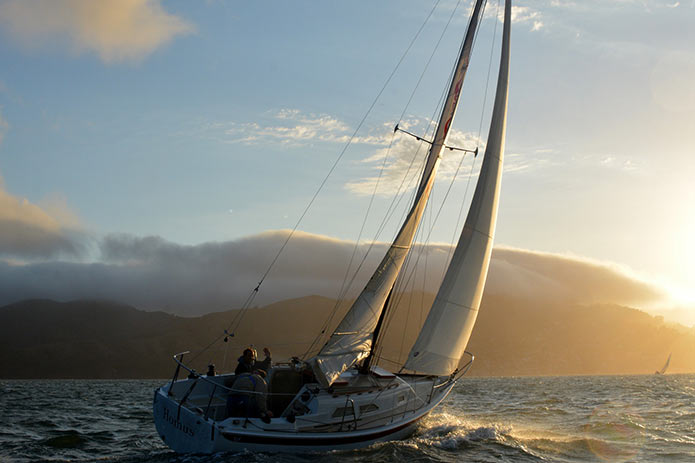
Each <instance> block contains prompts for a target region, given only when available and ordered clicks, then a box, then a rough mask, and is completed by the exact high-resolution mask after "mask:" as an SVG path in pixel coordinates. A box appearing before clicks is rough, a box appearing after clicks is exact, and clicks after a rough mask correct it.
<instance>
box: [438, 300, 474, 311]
mask: <svg viewBox="0 0 695 463" xmlns="http://www.w3.org/2000/svg"><path fill="white" fill-rule="evenodd" d="M435 301H444V302H445V303H447V304H453V305H456V306H459V307H461V308H462V309H466V310H472V311H474V312H477V311H478V308H477V307H471V306H469V305H464V304H459V303H458V302H456V301H450V300H448V299H442V298H440V297H436V298H435Z"/></svg>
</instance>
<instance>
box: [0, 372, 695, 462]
mask: <svg viewBox="0 0 695 463" xmlns="http://www.w3.org/2000/svg"><path fill="white" fill-rule="evenodd" d="M158 385H159V382H157V381H3V382H0V413H1V415H0V444H1V445H0V461H2V462H5V461H7V462H17V463H19V462H22V463H23V462H36V461H51V462H67V461H73V462H75V461H76V462H86V461H116V462H132V463H145V462H148V463H150V462H152V463H157V462H182V463H183V462H193V463H197V462H201V463H202V462H210V461H212V462H259V463H265V462H276V461H283V462H291V463H295V462H296V463H304V462H311V463H313V462H329V461H330V462H334V461H337V462H353V461H354V462H358V461H359V462H361V461H370V462H393V461H403V462H406V461H407V462H410V461H413V462H415V461H417V462H422V461H438V462H457V461H474V462H526V461H528V462H535V461H554V462H555V461H557V462H579V461H617V462H620V461H625V462H627V461H643V462H652V461H673V462H681V461H682V462H692V461H695V425H694V424H693V423H694V420H695V375H674V376H665V377H649V376H631V377H570V378H491V379H484V378H469V379H465V380H464V381H462V382H461V384H459V385H458V386H457V387H456V388H455V389H454V391H453V392H452V394H451V395H450V397H449V399H447V401H446V403H445V404H444V405H443V406H442V407H440V408H439V409H437V410H436V411H435V412H434V413H433V414H431V415H430V416H428V417H427V418H426V419H424V420H423V421H422V423H421V424H420V426H419V428H418V429H417V431H416V432H415V433H414V435H413V436H411V437H410V438H409V439H406V440H404V441H398V442H387V443H381V444H377V445H373V446H372V447H369V448H366V449H361V450H355V451H336V452H329V453H325V452H323V453H310V454H303V455H291V454H263V453H250V452H244V453H241V454H219V455H213V456H205V457H202V456H179V455H176V454H174V453H173V452H171V451H170V450H169V449H168V448H166V447H165V446H164V444H163V443H162V442H161V441H160V439H159V437H158V436H157V434H156V432H155V429H154V425H153V423H152V416H151V399H152V392H153V390H154V389H155V387H157V386H158Z"/></svg>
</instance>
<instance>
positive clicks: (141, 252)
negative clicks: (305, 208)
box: [0, 231, 666, 315]
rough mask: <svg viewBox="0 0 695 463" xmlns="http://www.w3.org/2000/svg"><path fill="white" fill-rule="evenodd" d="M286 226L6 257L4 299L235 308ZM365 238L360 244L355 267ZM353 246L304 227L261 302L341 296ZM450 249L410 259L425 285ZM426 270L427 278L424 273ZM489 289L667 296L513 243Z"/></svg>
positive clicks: (432, 282) (537, 294)
mask: <svg viewBox="0 0 695 463" xmlns="http://www.w3.org/2000/svg"><path fill="white" fill-rule="evenodd" d="M287 233H288V232H287V231H275V232H267V233H262V234H259V235H254V236H250V237H246V238H242V239H238V240H235V241H229V242H224V243H205V244H200V245H196V246H183V245H178V244H175V243H171V242H168V241H165V240H163V239H162V238H158V237H146V238H139V237H134V236H130V235H110V236H108V237H107V238H105V239H104V240H103V241H102V242H101V245H100V249H101V253H102V255H101V262H100V263H92V264H81V263H64V262H51V263H40V264H38V263H37V264H28V265H15V264H10V263H0V304H7V303H10V302H14V301H17V300H21V299H26V298H51V299H57V300H70V299H78V298H99V299H110V300H117V301H121V302H125V303H128V304H132V305H135V306H136V307H138V308H141V309H146V310H165V311H168V312H173V313H179V314H185V315H194V314H203V313H208V312H213V311H221V310H226V309H231V308H238V307H239V306H241V305H242V304H243V301H244V300H245V299H246V297H247V296H248V295H249V294H251V292H252V291H253V288H255V287H256V285H257V284H258V283H259V281H261V278H262V276H263V274H264V272H265V271H266V269H267V267H268V265H269V264H270V262H271V261H272V260H273V259H274V257H275V254H276V252H277V250H278V249H279V248H280V247H281V246H282V243H283V242H284V240H285V238H286V236H287ZM367 248H368V246H367V245H360V246H359V247H358V249H357V252H356V255H355V256H356V257H355V259H354V263H353V265H352V270H354V269H355V268H356V266H357V264H358V263H359V262H361V261H362V258H363V256H364V255H365V253H366V251H367ZM384 249H385V245H384V244H380V245H377V246H376V247H375V248H373V252H372V253H370V255H369V257H368V258H367V259H366V260H365V261H364V264H363V265H362V269H361V271H360V272H359V273H358V276H357V279H356V280H355V281H356V283H355V284H354V285H353V287H352V289H351V290H350V292H349V294H348V296H354V294H355V293H356V292H357V291H359V289H361V287H360V286H361V285H362V284H364V282H365V280H366V278H368V273H369V272H370V271H371V269H373V268H374V266H375V265H376V263H377V260H378V259H379V257H380V255H381V254H382V253H383V251H384ZM353 250H354V243H352V242H348V241H341V240H335V239H331V238H327V237H325V236H319V235H311V234H307V233H297V235H296V236H295V237H294V238H293V239H292V240H291V241H290V244H289V246H288V247H287V248H286V251H285V252H284V253H283V254H282V256H281V257H280V259H278V261H277V263H276V265H275V266H274V267H273V270H272V271H271V272H270V274H269V275H268V276H267V277H266V278H265V280H264V281H263V284H262V285H261V287H260V290H259V293H258V297H257V298H256V300H255V301H254V304H255V305H264V304H267V303H270V302H273V301H277V300H282V299H287V298H292V297H301V296H306V295H309V294H319V295H325V296H328V297H336V295H337V294H338V293H339V292H340V288H341V285H342V283H343V281H344V277H345V274H346V270H347V268H346V267H347V263H348V262H349V261H350V257H351V255H352V253H353ZM418 256H420V257H419V259H418ZM449 256H450V249H449V247H448V246H446V245H430V246H427V247H424V248H423V247H420V248H417V249H416V250H415V254H414V256H413V259H411V260H412V261H413V262H416V261H419V262H420V263H422V264H424V262H427V270H428V271H427V272H424V271H423V270H424V265H420V266H419V269H418V271H417V273H416V274H415V276H414V277H412V278H411V279H410V280H411V282H413V283H414V284H415V286H414V288H416V289H421V288H423V284H424V288H425V289H426V290H428V291H434V290H435V288H436V285H437V282H438V280H439V279H440V278H441V276H442V269H443V268H444V264H445V262H446V261H447V259H448V258H449ZM425 257H426V258H425ZM425 273H426V274H427V275H428V278H427V280H426V281H424V283H423V282H422V277H421V275H423V274H425ZM486 291H487V292H490V293H493V294H498V295H509V296H511V297H515V298H516V297H526V298H533V299H534V300H538V301H539V302H543V301H544V300H551V299H552V300H562V301H567V302H568V303H592V302H609V303H619V304H626V305H632V306H638V307H639V306H643V305H650V304H654V303H657V302H659V301H662V300H664V299H665V297H666V296H665V294H664V293H663V292H662V291H661V290H660V289H659V288H658V287H656V286H654V285H651V284H648V283H646V282H644V281H640V280H639V279H636V278H634V277H633V276H630V275H629V274H628V273H626V272H623V271H621V270H620V269H618V268H614V267H611V266H609V265H604V264H601V263H596V262H592V261H588V260H585V259H580V258H573V257H567V256H561V255H555V254H545V253H537V252H533V251H526V250H519V249H511V248H497V249H495V251H494V253H493V258H492V265H491V269H490V276H489V278H488V285H487V287H486Z"/></svg>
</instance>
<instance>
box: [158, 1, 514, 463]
mask: <svg viewBox="0 0 695 463" xmlns="http://www.w3.org/2000/svg"><path fill="white" fill-rule="evenodd" d="M483 5H484V0H477V1H476V3H475V5H474V7H473V10H472V13H471V18H470V20H469V23H468V28H467V30H466V34H465V37H464V40H463V45H462V47H461V49H460V54H459V56H458V58H457V64H456V66H455V68H454V69H455V70H454V73H453V77H452V79H451V83H450V87H449V89H448V92H447V96H446V99H445V100H444V104H443V106H442V112H441V116H440V118H439V122H438V125H437V128H436V131H435V135H434V137H433V139H432V140H431V141H430V142H428V143H429V144H430V148H429V152H428V156H427V159H426V162H425V165H424V169H423V172H422V175H421V178H420V183H419V185H418V187H417V190H416V195H415V197H414V200H413V203H412V206H411V208H410V210H409V212H408V214H407V216H406V217H405V220H404V221H403V223H402V225H401V227H400V229H399V231H398V233H397V235H396V238H395V239H394V241H393V243H392V244H391V246H390V247H389V249H388V250H387V252H386V254H385V255H384V257H383V259H382V260H381V262H380V263H379V265H378V267H377V268H376V270H375V271H374V273H373V275H372V277H371V278H370V279H369V281H368V282H367V283H366V286H365V287H364V289H363V290H362V292H361V293H360V294H359V296H358V297H357V298H356V299H355V301H354V303H353V304H352V306H351V307H350V308H349V310H348V311H347V313H346V315H345V316H344V318H343V319H342V321H341V322H340V323H339V324H338V326H337V327H336V328H335V330H334V331H333V333H332V334H331V336H330V338H329V339H328V341H327V342H326V343H325V345H323V347H322V348H321V349H320V351H319V352H318V353H317V354H316V355H315V356H313V357H312V358H309V359H295V360H294V361H293V362H290V363H288V364H278V365H275V366H273V367H272V368H271V369H270V371H268V375H267V382H268V388H269V392H268V394H267V397H268V400H269V404H270V405H269V407H270V408H272V409H273V417H272V418H268V417H267V416H266V417H264V418H260V417H257V416H256V417H253V416H248V415H247V416H230V411H229V409H228V407H227V400H228V398H229V397H230V395H231V394H234V393H238V392H239V391H238V390H237V391H235V390H234V389H233V383H234V379H235V376H234V375H233V374H220V375H217V376H207V375H201V374H197V373H196V372H195V371H194V370H193V369H192V368H191V367H190V366H189V365H187V364H186V363H185V362H184V354H185V353H183V354H177V355H175V356H174V360H175V362H176V371H175V373H174V376H173V378H172V379H171V380H170V381H168V382H167V383H166V384H165V385H163V386H162V387H160V388H158V389H157V390H156V391H155V394H154V404H153V411H154V421H155V425H156V428H157V432H158V433H159V435H160V436H161V438H162V439H163V441H164V442H165V443H166V444H167V445H168V446H169V447H171V448H172V449H173V450H174V451H176V452H179V453H215V452H222V451H240V450H249V451H270V452H274V451H280V452H287V451H292V452H302V451H315V450H333V449H354V448H360V447H365V446H368V445H371V444H373V443H375V442H379V441H387V440H396V439H402V438H405V437H407V436H408V435H410V434H411V433H412V432H413V431H414V430H415V427H416V425H417V423H418V422H419V421H420V420H421V419H422V418H423V417H424V416H426V415H427V414H428V413H429V412H431V411H432V410H433V409H434V408H435V407H436V406H437V405H439V404H440V403H441V402H442V400H444V399H445V398H446V397H447V395H448V394H449V392H450V391H451V389H452V388H453V387H454V385H455V384H456V382H457V380H458V379H460V377H461V376H462V375H463V374H464V373H466V371H467V370H468V369H469V368H470V366H471V364H472V361H473V356H472V354H469V353H468V352H466V345H467V343H468V340H469V338H470V336H471V332H472V330H473V325H474V324H475V320H476V317H477V314H478V308H479V306H480V300H481V298H482V294H483V288H484V286H485V281H486V278H487V273H488V266H489V262H490V255H491V253H492V244H493V237H494V233H495V224H496V217H497V209H498V201H499V194H500V184H501V176H502V165H503V158H504V144H505V131H506V119H507V93H508V79H509V52H510V50H509V48H510V29H511V0H505V7H504V26H503V33H502V46H501V53H500V67H499V73H498V78H497V86H496V95H495V101H494V105H493V111H492V119H491V123H490V128H489V133H488V138H487V143H486V145H485V152H484V159H483V163H482V166H481V170H480V174H479V177H478V181H477V184H476V188H475V193H474V195H473V198H472V200H471V205H470V209H469V211H468V215H467V217H466V221H465V224H464V227H463V230H462V232H461V235H460V237H459V240H458V243H457V245H456V247H455V250H454V252H453V256H452V258H451V261H450V263H449V266H448V268H447V270H446V272H445V274H444V278H443V281H442V283H441V285H440V287H439V290H438V292H437V294H436V298H435V300H434V303H433V304H432V307H431V309H430V311H429V314H428V316H427V318H426V320H425V322H424V325H423V326H422V329H421V331H420V333H419V335H418V337H417V339H416V340H415V343H414V345H413V347H412V349H411V351H410V353H409V354H408V357H407V360H406V361H405V364H404V365H403V367H402V368H401V370H399V371H398V372H391V371H388V370H386V369H384V368H382V367H380V366H377V365H376V364H375V363H377V362H376V361H375V358H374V352H375V347H376V345H377V344H378V342H379V339H380V337H379V335H380V330H381V329H382V327H383V326H384V323H383V321H384V318H385V313H386V311H387V310H388V304H389V299H390V295H391V292H392V291H393V288H394V284H395V282H396V279H397V278H398V276H399V273H400V272H401V269H402V268H403V266H404V262H405V260H406V257H407V256H408V253H409V251H410V250H411V248H412V247H413V242H414V238H415V233H416V231H417V228H418V226H419V223H420V221H421V219H422V216H423V212H424V210H425V206H426V204H427V200H428V198H429V195H430V192H431V190H432V187H433V184H434V179H435V175H436V172H437V169H438V167H439V164H440V160H441V154H442V151H443V150H444V149H445V148H450V147H449V146H448V145H447V135H448V132H449V129H450V128H451V124H452V121H453V119H454V116H455V114H456V110H457V106H458V103H459V96H460V93H461V89H462V86H463V80H464V77H465V75H466V71H467V69H468V64H469V58H470V54H471V50H472V46H473V42H474V38H475V34H476V29H477V27H478V25H479V23H480V21H481V18H482V11H483ZM307 378H309V379H308V380H307Z"/></svg>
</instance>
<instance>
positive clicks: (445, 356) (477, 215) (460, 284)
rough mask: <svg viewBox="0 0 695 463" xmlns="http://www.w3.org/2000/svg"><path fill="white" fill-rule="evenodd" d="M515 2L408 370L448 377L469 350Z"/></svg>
mask: <svg viewBox="0 0 695 463" xmlns="http://www.w3.org/2000/svg"><path fill="white" fill-rule="evenodd" d="M510 29H511V0H506V1H505V8H504V31H503V38H502V53H501V58H500V69H499V76H498V79H497V93H496V96H495V104H494V107H493V113H492V122H491V123H490V132H489V134H488V140H487V145H486V148H485V158H484V160H483V165H482V167H481V169H480V176H479V178H478V184H477V186H476V189H475V194H474V196H473V200H472V202H471V207H470V210H469V211H468V216H467V217H466V223H465V225H464V227H463V231H462V232H461V237H460V238H459V241H458V244H457V245H456V250H455V251H454V256H453V257H452V259H451V263H450V264H449V268H448V269H447V272H446V275H445V276H444V280H443V281H442V284H441V286H440V288H439V292H438V293H437V297H436V298H435V301H434V304H433V305H432V309H431V310H430V313H429V315H428V316H427V320H425V324H424V326H423V327H422V330H421V331H420V334H419V336H418V339H417V340H416V341H415V344H414V345H413V348H412V350H411V351H410V354H409V355H408V359H407V360H406V363H405V365H404V368H405V369H407V370H411V371H415V372H418V373H425V374H431V375H449V374H451V373H452V372H453V371H454V370H456V368H457V366H458V363H459V361H460V359H461V356H462V355H463V353H464V350H465V349H466V345H467V344H468V339H469V338H470V335H471V331H472V330H473V325H474V324H475V319H476V317H477V315H478V308H479V307H480V300H481V298H482V295H483V288H484V286H485V280H486V278H487V271H488V266H489V263H490V255H491V253H492V242H493V237H494V234H495V223H496V220H497V207H498V201H499V192H500V183H501V179H502V164H503V159H504V139H505V130H506V125H507V90H508V82H509V41H510Z"/></svg>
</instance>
